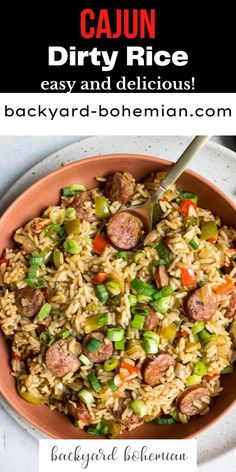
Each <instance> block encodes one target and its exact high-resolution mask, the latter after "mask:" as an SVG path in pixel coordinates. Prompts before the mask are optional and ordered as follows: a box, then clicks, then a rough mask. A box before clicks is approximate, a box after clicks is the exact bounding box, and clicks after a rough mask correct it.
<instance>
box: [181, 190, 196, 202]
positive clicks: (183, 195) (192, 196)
mask: <svg viewBox="0 0 236 472" xmlns="http://www.w3.org/2000/svg"><path fill="white" fill-rule="evenodd" d="M179 199H180V201H181V202H183V201H184V200H192V201H193V202H195V203H197V201H198V195H196V193H192V192H181V193H180V194H179Z"/></svg>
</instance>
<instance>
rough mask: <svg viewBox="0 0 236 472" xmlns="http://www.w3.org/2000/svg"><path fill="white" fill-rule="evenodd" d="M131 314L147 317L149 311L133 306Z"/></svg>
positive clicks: (143, 307)
mask: <svg viewBox="0 0 236 472" xmlns="http://www.w3.org/2000/svg"><path fill="white" fill-rule="evenodd" d="M131 313H132V315H142V316H148V315H149V310H148V308H146V307H145V306H134V307H133V308H131Z"/></svg>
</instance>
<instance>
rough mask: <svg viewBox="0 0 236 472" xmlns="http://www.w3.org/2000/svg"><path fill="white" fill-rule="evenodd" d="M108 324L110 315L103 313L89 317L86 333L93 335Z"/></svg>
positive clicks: (86, 322)
mask: <svg viewBox="0 0 236 472" xmlns="http://www.w3.org/2000/svg"><path fill="white" fill-rule="evenodd" d="M107 323H108V314H107V313H102V314H100V313H99V314H98V315H91V316H88V318H86V320H85V328H84V330H85V333H86V334H88V333H91V332H92V331H95V330H96V329H99V328H101V327H102V326H105V325H106V324H107Z"/></svg>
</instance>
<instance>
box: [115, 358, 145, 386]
mask: <svg viewBox="0 0 236 472" xmlns="http://www.w3.org/2000/svg"><path fill="white" fill-rule="evenodd" d="M139 374H140V369H138V367H136V366H134V365H132V364H129V363H128V362H125V361H123V360H122V361H121V363H120V372H119V374H117V375H115V377H114V383H115V385H116V386H117V387H118V386H120V385H121V384H122V383H123V382H129V381H130V380H133V379H134V378H135V377H137V376H138V375H139Z"/></svg>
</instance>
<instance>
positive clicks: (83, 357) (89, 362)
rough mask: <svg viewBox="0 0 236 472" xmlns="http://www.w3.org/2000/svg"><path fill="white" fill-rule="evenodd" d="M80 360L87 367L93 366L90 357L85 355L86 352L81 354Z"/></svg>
mask: <svg viewBox="0 0 236 472" xmlns="http://www.w3.org/2000/svg"><path fill="white" fill-rule="evenodd" d="M79 360H80V361H81V362H82V364H83V365H85V366H87V367H89V366H91V361H90V359H89V358H88V357H87V356H85V355H84V354H81V355H80V356H79Z"/></svg>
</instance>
